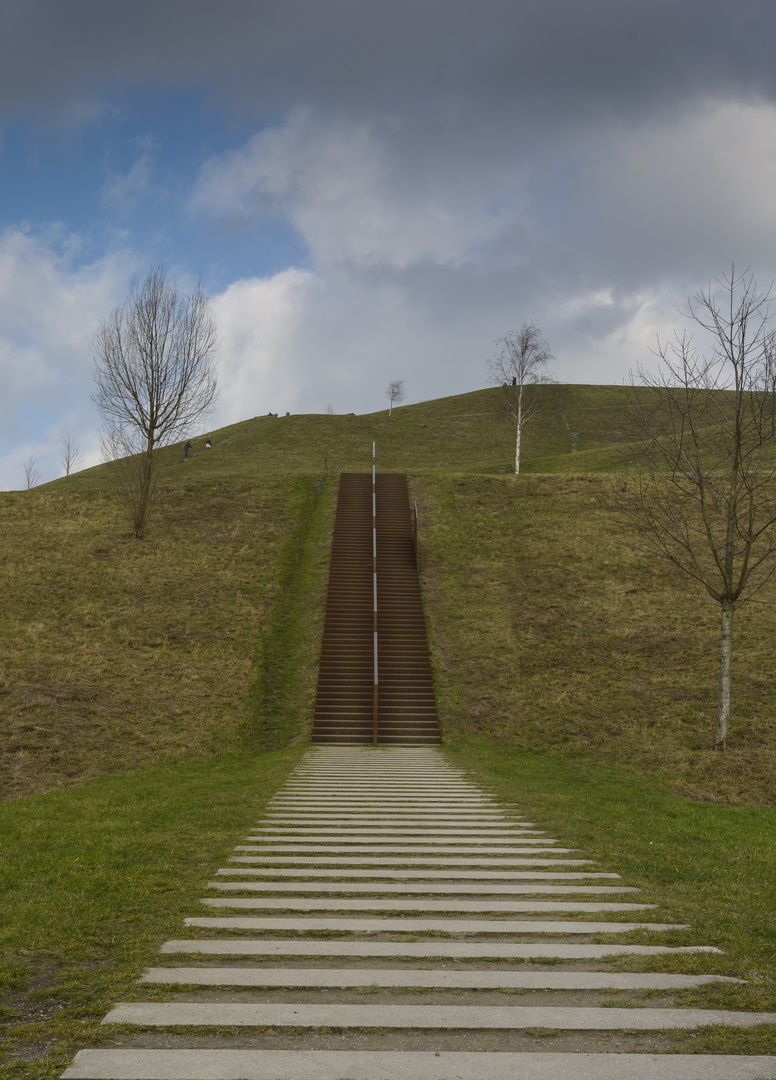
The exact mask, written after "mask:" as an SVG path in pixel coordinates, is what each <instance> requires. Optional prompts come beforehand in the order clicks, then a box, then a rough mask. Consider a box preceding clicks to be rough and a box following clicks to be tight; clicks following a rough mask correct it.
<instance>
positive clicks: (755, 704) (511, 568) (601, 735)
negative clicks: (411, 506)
mask: <svg viewBox="0 0 776 1080" xmlns="http://www.w3.org/2000/svg"><path fill="white" fill-rule="evenodd" d="M611 482H612V481H611V478H610V477H607V476H596V475H552V476H550V475H533V476H521V477H519V478H516V477H514V476H511V477H510V476H503V477H501V476H471V475H464V474H458V475H451V476H430V475H422V476H414V477H412V478H411V485H412V489H413V492H414V496H413V497H415V498H417V500H418V503H419V507H420V511H421V573H422V578H423V588H424V595H425V610H426V621H427V627H428V633H429V643H430V648H431V656H432V663H433V666H434V676H435V685H436V692H437V706H438V710H439V715H440V721H441V724H442V730H443V734H444V736H445V737H446V738H448V739H451V740H453V741H455V740H456V739H457V738H458V737H459V736H464V735H472V734H481V735H485V736H487V737H488V738H493V739H495V740H496V741H497V742H499V743H502V744H503V745H504V746H511V747H514V748H524V749H537V750H546V749H550V750H551V751H555V752H558V753H565V754H573V755H574V756H577V757H582V758H584V759H585V760H589V761H591V762H598V763H599V764H606V763H610V764H616V763H617V762H619V763H631V764H632V765H633V766H634V767H635V768H636V769H637V770H640V771H641V772H642V773H650V774H652V775H654V776H655V778H656V779H657V781H658V782H659V783H663V782H664V783H665V784H666V785H667V786H670V787H672V788H673V789H674V790H676V791H680V792H682V793H684V794H687V795H690V796H692V797H694V798H698V799H709V800H712V801H722V802H731V803H743V804H747V803H748V804H754V805H757V804H760V805H763V804H765V805H774V803H776V681H774V679H773V678H772V672H773V642H774V641H776V603H774V601H776V584H775V583H772V584H771V585H769V586H768V587H767V588H766V589H763V591H762V593H761V594H760V599H761V600H763V601H768V603H765V604H752V605H749V606H748V607H745V608H742V609H741V610H740V612H738V613H737V615H736V631H735V641H734V651H733V711H732V717H731V727H730V742H729V746H728V750H727V751H726V752H725V753H719V752H717V751H715V750H714V749H713V737H714V720H715V717H716V697H717V673H718V664H719V608H718V605H716V604H714V603H713V602H712V601H710V600H708V599H707V598H705V596H704V594H703V593H702V592H701V591H700V590H699V589H698V588H697V587H695V586H694V584H693V583H692V582H690V581H689V580H688V579H686V578H684V577H682V576H681V575H680V574H679V573H678V571H677V572H672V571H671V568H670V567H669V566H668V565H667V564H665V563H662V562H657V561H656V560H650V559H649V558H648V557H647V556H646V555H644V554H641V553H639V552H635V551H633V550H632V549H631V548H629V547H628V546H627V545H626V544H625V543H624V542H623V541H624V540H625V536H624V534H623V533H621V531H620V530H619V528H618V526H617V524H616V522H615V521H614V519H613V517H612V514H611V511H610V501H611V498H610V485H611Z"/></svg>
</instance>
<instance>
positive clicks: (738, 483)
mask: <svg viewBox="0 0 776 1080" xmlns="http://www.w3.org/2000/svg"><path fill="white" fill-rule="evenodd" d="M716 286H717V288H712V287H711V286H710V287H709V288H708V289H707V290H705V291H704V290H701V291H699V292H698V293H697V294H696V295H695V298H694V300H691V301H690V302H689V305H688V306H689V317H690V319H691V320H693V321H694V323H695V325H696V327H697V328H698V329H699V330H701V331H703V332H704V334H705V336H706V337H707V339H708V342H709V348H708V351H707V353H701V352H699V351H698V350H696V348H695V346H694V345H693V342H692V338H691V336H690V335H689V334H687V333H682V334H677V335H675V337H674V340H673V341H672V342H670V343H669V344H662V343H660V342H658V347H657V350H656V355H657V356H658V358H659V368H658V370H657V372H656V373H654V372H651V371H649V370H646V369H643V368H640V369H639V370H638V371H637V372H636V374H635V375H634V376H633V377H632V378H631V385H630V386H629V387H628V388H627V389H626V396H627V405H626V407H625V410H624V413H625V416H624V419H625V423H626V425H627V426H628V427H629V429H630V435H631V437H632V438H634V439H636V440H637V442H636V451H635V460H634V466H635V468H634V471H633V472H632V473H631V474H630V475H629V476H627V477H625V478H624V480H623V482H622V484H621V485H620V486H621V490H620V492H619V504H620V507H621V509H622V511H623V512H624V514H625V517H626V519H627V520H628V521H629V522H630V524H631V525H632V526H633V527H634V528H635V531H636V535H637V536H638V538H639V539H638V541H637V542H638V543H639V544H640V546H641V547H642V548H644V549H646V550H647V551H648V552H650V553H652V554H653V555H656V556H658V557H659V558H661V559H666V560H668V561H669V562H671V563H673V565H674V566H676V567H678V568H679V569H680V570H681V571H682V573H684V574H686V575H687V576H688V577H690V578H692V579H693V580H695V581H697V582H698V584H699V585H700V586H701V587H702V588H703V589H704V590H705V592H706V593H707V594H708V596H710V597H711V598H712V600H714V601H716V603H718V604H719V606H720V615H721V629H720V669H719V688H718V705H717V724H716V736H715V745H716V747H717V748H718V749H724V748H725V744H726V742H727V738H728V726H729V721H730V698H731V695H730V671H731V659H732V654H733V614H734V612H735V611H736V609H737V608H739V607H740V606H741V605H742V604H744V603H746V602H747V601H749V600H751V599H752V598H753V597H754V596H755V594H756V593H757V592H758V591H759V590H760V589H761V588H762V587H763V585H765V583H766V582H767V581H768V579H769V578H770V577H771V575H772V574H773V573H774V570H776V351H775V350H774V344H775V342H774V334H773V331H772V330H771V328H770V324H771V318H772V316H771V313H770V310H769V307H770V303H771V299H772V294H771V291H770V290H766V291H764V292H763V291H761V290H759V289H758V287H757V284H756V282H755V281H754V279H753V277H752V276H751V274H749V272H748V271H746V272H745V273H744V274H740V275H736V273H735V268H733V269H732V270H731V272H730V275H729V276H725V277H723V278H720V279H718V280H717V282H716Z"/></svg>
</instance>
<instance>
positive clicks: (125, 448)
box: [92, 266, 218, 538]
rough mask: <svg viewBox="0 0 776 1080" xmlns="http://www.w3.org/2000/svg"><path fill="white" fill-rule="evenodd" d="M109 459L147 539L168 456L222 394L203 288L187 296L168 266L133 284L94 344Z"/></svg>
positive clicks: (95, 395)
mask: <svg viewBox="0 0 776 1080" xmlns="http://www.w3.org/2000/svg"><path fill="white" fill-rule="evenodd" d="M92 347H93V353H94V368H93V377H94V382H95V391H94V393H93V395H92V399H93V400H94V402H95V404H96V405H97V409H98V410H99V413H100V415H101V417H102V422H103V425H102V430H101V437H102V444H103V454H104V456H105V457H106V458H107V459H109V460H111V461H113V462H114V469H115V472H116V476H117V478H118V480H119V483H120V486H121V489H122V491H123V493H124V495H125V497H126V499H127V502H128V505H129V507H130V510H131V514H132V524H133V526H134V530H135V536H136V537H138V538H140V537H142V536H143V532H144V529H145V525H146V520H147V517H148V510H149V506H150V502H151V498H152V496H153V493H154V490H155V483H156V478H157V475H158V471H159V466H160V464H161V459H162V453H163V451H164V450H165V448H167V447H169V446H170V445H171V444H173V443H176V442H180V440H181V438H182V437H183V436H184V435H186V434H188V432H189V431H190V430H191V428H192V427H193V425H194V424H195V422H196V421H198V420H200V419H201V418H202V417H203V416H204V415H205V413H207V412H208V410H209V409H210V407H211V406H212V404H213V402H214V400H215V397H216V391H217V386H216V375H215V357H216V351H217V347H218V338H217V334H216V324H215V319H214V318H213V315H212V312H211V309H210V303H209V300H208V298H207V296H206V295H205V293H204V292H203V290H202V287H201V285H198V286H197V288H196V289H195V291H194V292H193V293H192V294H191V295H190V296H179V295H178V290H177V287H176V286H175V284H173V283H172V282H169V281H167V278H166V274H165V270H164V267H163V266H157V267H155V268H154V269H152V270H151V271H149V273H148V275H147V276H146V278H145V280H144V281H143V282H142V283H141V282H140V281H139V280H138V279H137V278H136V279H134V280H133V282H132V286H131V289H130V293H129V297H128V299H127V301H126V302H125V303H124V304H122V305H121V307H117V308H116V309H115V310H114V311H113V312H112V313H111V315H110V316H109V317H108V318H107V319H106V320H105V322H103V323H101V324H100V326H99V327H98V329H97V331H96V333H95V335H94V339H93V346H92Z"/></svg>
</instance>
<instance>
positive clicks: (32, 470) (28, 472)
mask: <svg viewBox="0 0 776 1080" xmlns="http://www.w3.org/2000/svg"><path fill="white" fill-rule="evenodd" d="M39 483H40V471H39V469H38V459H37V458H34V457H32V456H30V457H28V458H27V460H26V461H25V463H24V486H25V487H26V488H27V491H29V490H30V489H31V488H34V487H37V486H38V484H39Z"/></svg>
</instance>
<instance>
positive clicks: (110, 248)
mask: <svg viewBox="0 0 776 1080" xmlns="http://www.w3.org/2000/svg"><path fill="white" fill-rule="evenodd" d="M775 55H776V9H774V6H773V2H772V0H737V3H736V4H732V3H730V0H670V2H668V0H650V3H649V4H645V3H644V2H643V0H640V2H639V3H635V2H632V0H584V3H580V0H476V2H473V0H411V2H408V0H218V3H216V2H215V0H161V2H160V0H152V2H149V0H132V2H130V0H111V2H110V3H106V2H105V0H0V191H1V192H2V198H0V370H1V371H2V393H0V410H2V416H1V425H0V489H3V490H8V489H15V488H20V487H24V486H25V471H24V463H25V462H29V461H30V459H34V464H35V469H36V470H37V472H38V474H39V476H40V479H41V480H42V481H46V480H51V479H54V478H55V477H56V476H58V475H61V474H62V472H63V467H62V462H61V460H60V450H59V446H60V440H61V439H62V437H63V436H65V435H70V436H71V437H73V438H75V440H76V441H77V442H78V443H79V445H80V447H81V450H82V453H83V464H84V465H90V464H96V463H97V461H99V444H98V428H99V417H98V416H97V414H96V411H95V408H94V406H93V404H92V402H91V399H90V394H91V391H92V379H91V369H92V363H93V357H92V337H93V334H94V331H95V329H96V327H97V326H98V325H99V323H100V321H101V320H103V319H105V318H106V317H107V316H108V315H109V314H110V312H111V311H112V310H113V309H114V308H115V307H116V306H118V305H120V304H121V303H122V302H123V301H124V300H125V298H126V296H127V294H128V291H129V288H130V284H131V281H132V278H133V277H135V276H139V277H141V278H142V277H144V276H145V274H146V273H147V271H148V270H149V269H150V268H151V267H152V266H156V265H158V264H163V265H164V266H165V268H166V271H167V274H168V277H169V278H170V279H171V280H173V281H177V283H178V286H179V288H180V289H182V290H183V291H184V292H185V291H187V290H189V289H191V288H193V287H194V286H195V284H196V282H197V280H198V278H199V277H200V276H201V279H202V282H203V285H204V288H205V289H206V290H207V292H208V293H209V295H210V297H211V301H212V306H213V310H214V313H215V316H216V319H217V323H218V328H219V336H220V339H221V345H220V352H219V367H218V370H219V381H220V397H219V400H218V404H217V406H216V409H215V411H214V413H213V414H212V416H211V418H210V419H209V420H208V422H207V424H206V425H205V427H209V428H214V427H217V426H220V425H223V424H228V423H233V422H237V421H240V420H243V419H246V418H248V417H252V416H255V415H260V414H263V413H267V412H269V411H272V412H280V413H285V412H287V411H288V412H291V413H299V412H325V411H326V410H327V407H328V406H331V407H332V408H333V410H334V412H336V413H346V412H357V413H363V412H373V411H377V410H379V409H382V408H385V407H386V406H387V402H386V398H385V390H386V387H387V385H388V382H389V381H390V380H393V379H403V380H404V382H405V385H406V392H407V397H406V401H407V402H408V403H410V402H415V401H422V400H428V399H430V398H436V397H442V396H446V395H448V394H457V393H465V392H467V391H470V390H475V389H478V388H480V387H482V386H485V385H486V384H487V366H486V365H487V360H488V358H489V357H491V356H492V355H493V354H494V352H497V351H498V341H499V339H500V338H503V337H504V336H505V335H506V334H507V333H509V332H510V331H512V330H516V329H519V327H520V326H521V325H522V324H523V323H524V322H537V323H538V324H539V326H540V328H541V331H542V334H543V336H544V338H545V339H546V340H547V342H548V344H549V346H550V348H551V350H552V352H553V354H554V356H555V360H554V362H553V364H552V365H551V366H552V370H553V371H554V374H555V376H556V377H557V378H558V380H559V381H561V382H576V383H620V382H623V381H625V380H627V378H628V374H629V371H630V370H632V369H634V368H635V367H636V365H638V364H640V363H642V364H643V363H649V362H650V360H651V357H652V355H653V354H652V352H651V351H650V350H652V349H654V347H655V342H656V338H657V336H658V335H660V336H661V337H663V338H665V337H667V336H670V335H671V333H672V332H673V330H674V329H679V330H680V331H681V330H683V329H685V328H686V326H687V323H686V318H685V316H684V314H683V313H684V312H685V311H686V306H687V298H688V297H689V296H691V295H692V294H694V293H695V292H696V291H697V290H698V289H699V288H705V287H707V286H708V285H709V283H710V282H713V281H714V280H715V279H716V278H718V277H719V276H720V275H723V274H725V273H727V272H729V271H730V268H731V265H733V264H735V266H736V269H737V270H739V269H744V268H745V267H751V270H752V273H753V274H754V275H755V278H756V279H757V281H758V282H759V283H760V285H761V286H765V287H767V286H768V285H770V283H771V281H772V280H773V279H774V277H776V63H774V56H775ZM203 430H204V427H203ZM192 434H193V435H196V434H198V433H196V432H193V433H192Z"/></svg>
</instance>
